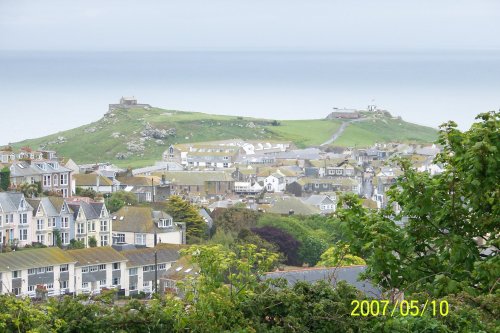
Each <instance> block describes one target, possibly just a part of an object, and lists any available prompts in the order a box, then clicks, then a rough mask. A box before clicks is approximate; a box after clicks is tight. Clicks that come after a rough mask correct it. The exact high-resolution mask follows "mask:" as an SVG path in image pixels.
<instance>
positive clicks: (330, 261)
mask: <svg viewBox="0 0 500 333" xmlns="http://www.w3.org/2000/svg"><path fill="white" fill-rule="evenodd" d="M353 265H366V262H365V261H364V260H363V258H360V257H357V256H354V255H352V254H350V252H349V245H347V244H340V243H339V244H337V245H336V246H332V247H330V248H328V250H326V251H325V252H323V254H322V255H321V260H320V261H319V262H318V263H317V265H316V266H326V267H338V266H353Z"/></svg>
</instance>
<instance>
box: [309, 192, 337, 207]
mask: <svg viewBox="0 0 500 333" xmlns="http://www.w3.org/2000/svg"><path fill="white" fill-rule="evenodd" d="M325 202H326V204H333V203H334V201H333V200H332V199H331V198H330V197H329V196H327V195H321V194H313V195H311V196H310V197H309V198H307V199H304V203H306V204H309V205H313V206H318V205H322V204H324V203H325Z"/></svg>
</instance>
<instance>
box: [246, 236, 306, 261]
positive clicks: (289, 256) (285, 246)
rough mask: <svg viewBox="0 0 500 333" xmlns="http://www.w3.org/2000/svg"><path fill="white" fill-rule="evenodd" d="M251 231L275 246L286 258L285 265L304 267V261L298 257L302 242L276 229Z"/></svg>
mask: <svg viewBox="0 0 500 333" xmlns="http://www.w3.org/2000/svg"><path fill="white" fill-rule="evenodd" d="M251 230H252V232H254V233H255V234H257V235H258V236H259V237H261V238H262V239H264V240H266V241H268V242H269V243H272V244H275V245H276V246H277V247H278V249H279V251H280V252H281V253H283V255H284V256H285V258H286V261H285V264H287V265H292V266H302V264H303V261H302V260H300V258H299V255H298V252H299V247H300V242H299V241H298V240H297V239H295V237H293V236H292V235H290V234H289V233H287V232H286V231H283V230H281V229H278V228H275V227H261V228H252V229H251Z"/></svg>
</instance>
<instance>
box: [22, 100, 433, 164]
mask: <svg viewBox="0 0 500 333" xmlns="http://www.w3.org/2000/svg"><path fill="white" fill-rule="evenodd" d="M341 123H342V120H324V119H317V120H282V121H274V120H269V119H256V118H247V117H236V116H222V115H211V114H204V113H198V112H183V111H173V110H163V109H158V108H151V109H147V110H146V109H142V108H137V109H118V110H115V111H113V113H107V114H106V115H104V117H103V118H101V119H100V120H98V121H96V122H93V123H91V124H88V125H85V126H81V127H78V128H75V129H71V130H67V131H63V132H59V133H56V134H53V135H49V136H45V137H41V138H37V139H32V140H25V141H22V142H18V143H16V144H14V145H13V146H14V147H15V148H19V147H22V146H30V147H31V148H34V149H52V150H55V151H57V152H58V153H59V155H60V156H65V157H71V158H72V159H74V160H75V161H76V162H78V163H92V162H96V161H109V162H113V163H116V164H117V165H120V166H124V167H126V166H131V167H138V166H144V165H148V164H151V163H153V162H154V161H157V160H159V159H161V155H162V153H163V151H165V150H166V148H167V147H168V146H169V145H170V144H172V143H174V144H175V143H184V142H200V141H211V140H223V139H234V138H241V139H246V140H263V139H265V140H288V141H293V142H294V143H295V144H296V145H297V146H298V147H306V146H319V145H320V144H321V143H323V142H325V141H326V140H328V139H329V138H330V137H331V136H332V135H333V134H334V133H335V132H336V131H337V130H338V129H339V128H340V125H341ZM148 130H149V132H148ZM162 131H163V132H162ZM151 133H157V134H158V133H159V135H151ZM435 139H436V130H434V129H432V128H429V127H424V126H418V125H414V124H410V123H407V122H404V121H402V120H398V119H393V118H390V117H385V118H373V119H367V120H365V121H360V122H353V123H349V124H348V125H347V127H346V129H345V131H344V132H343V133H342V135H341V136H340V137H339V138H338V140H337V141H335V142H334V143H333V145H335V146H354V145H356V146H369V145H371V144H373V143H375V142H389V141H391V142H394V141H404V142H432V141H434V140H435Z"/></svg>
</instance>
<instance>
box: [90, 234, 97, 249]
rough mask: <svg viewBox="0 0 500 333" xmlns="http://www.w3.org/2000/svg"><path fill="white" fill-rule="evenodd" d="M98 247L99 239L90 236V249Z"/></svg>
mask: <svg viewBox="0 0 500 333" xmlns="http://www.w3.org/2000/svg"><path fill="white" fill-rule="evenodd" d="M96 246H97V239H96V238H95V236H90V237H89V247H96Z"/></svg>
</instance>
